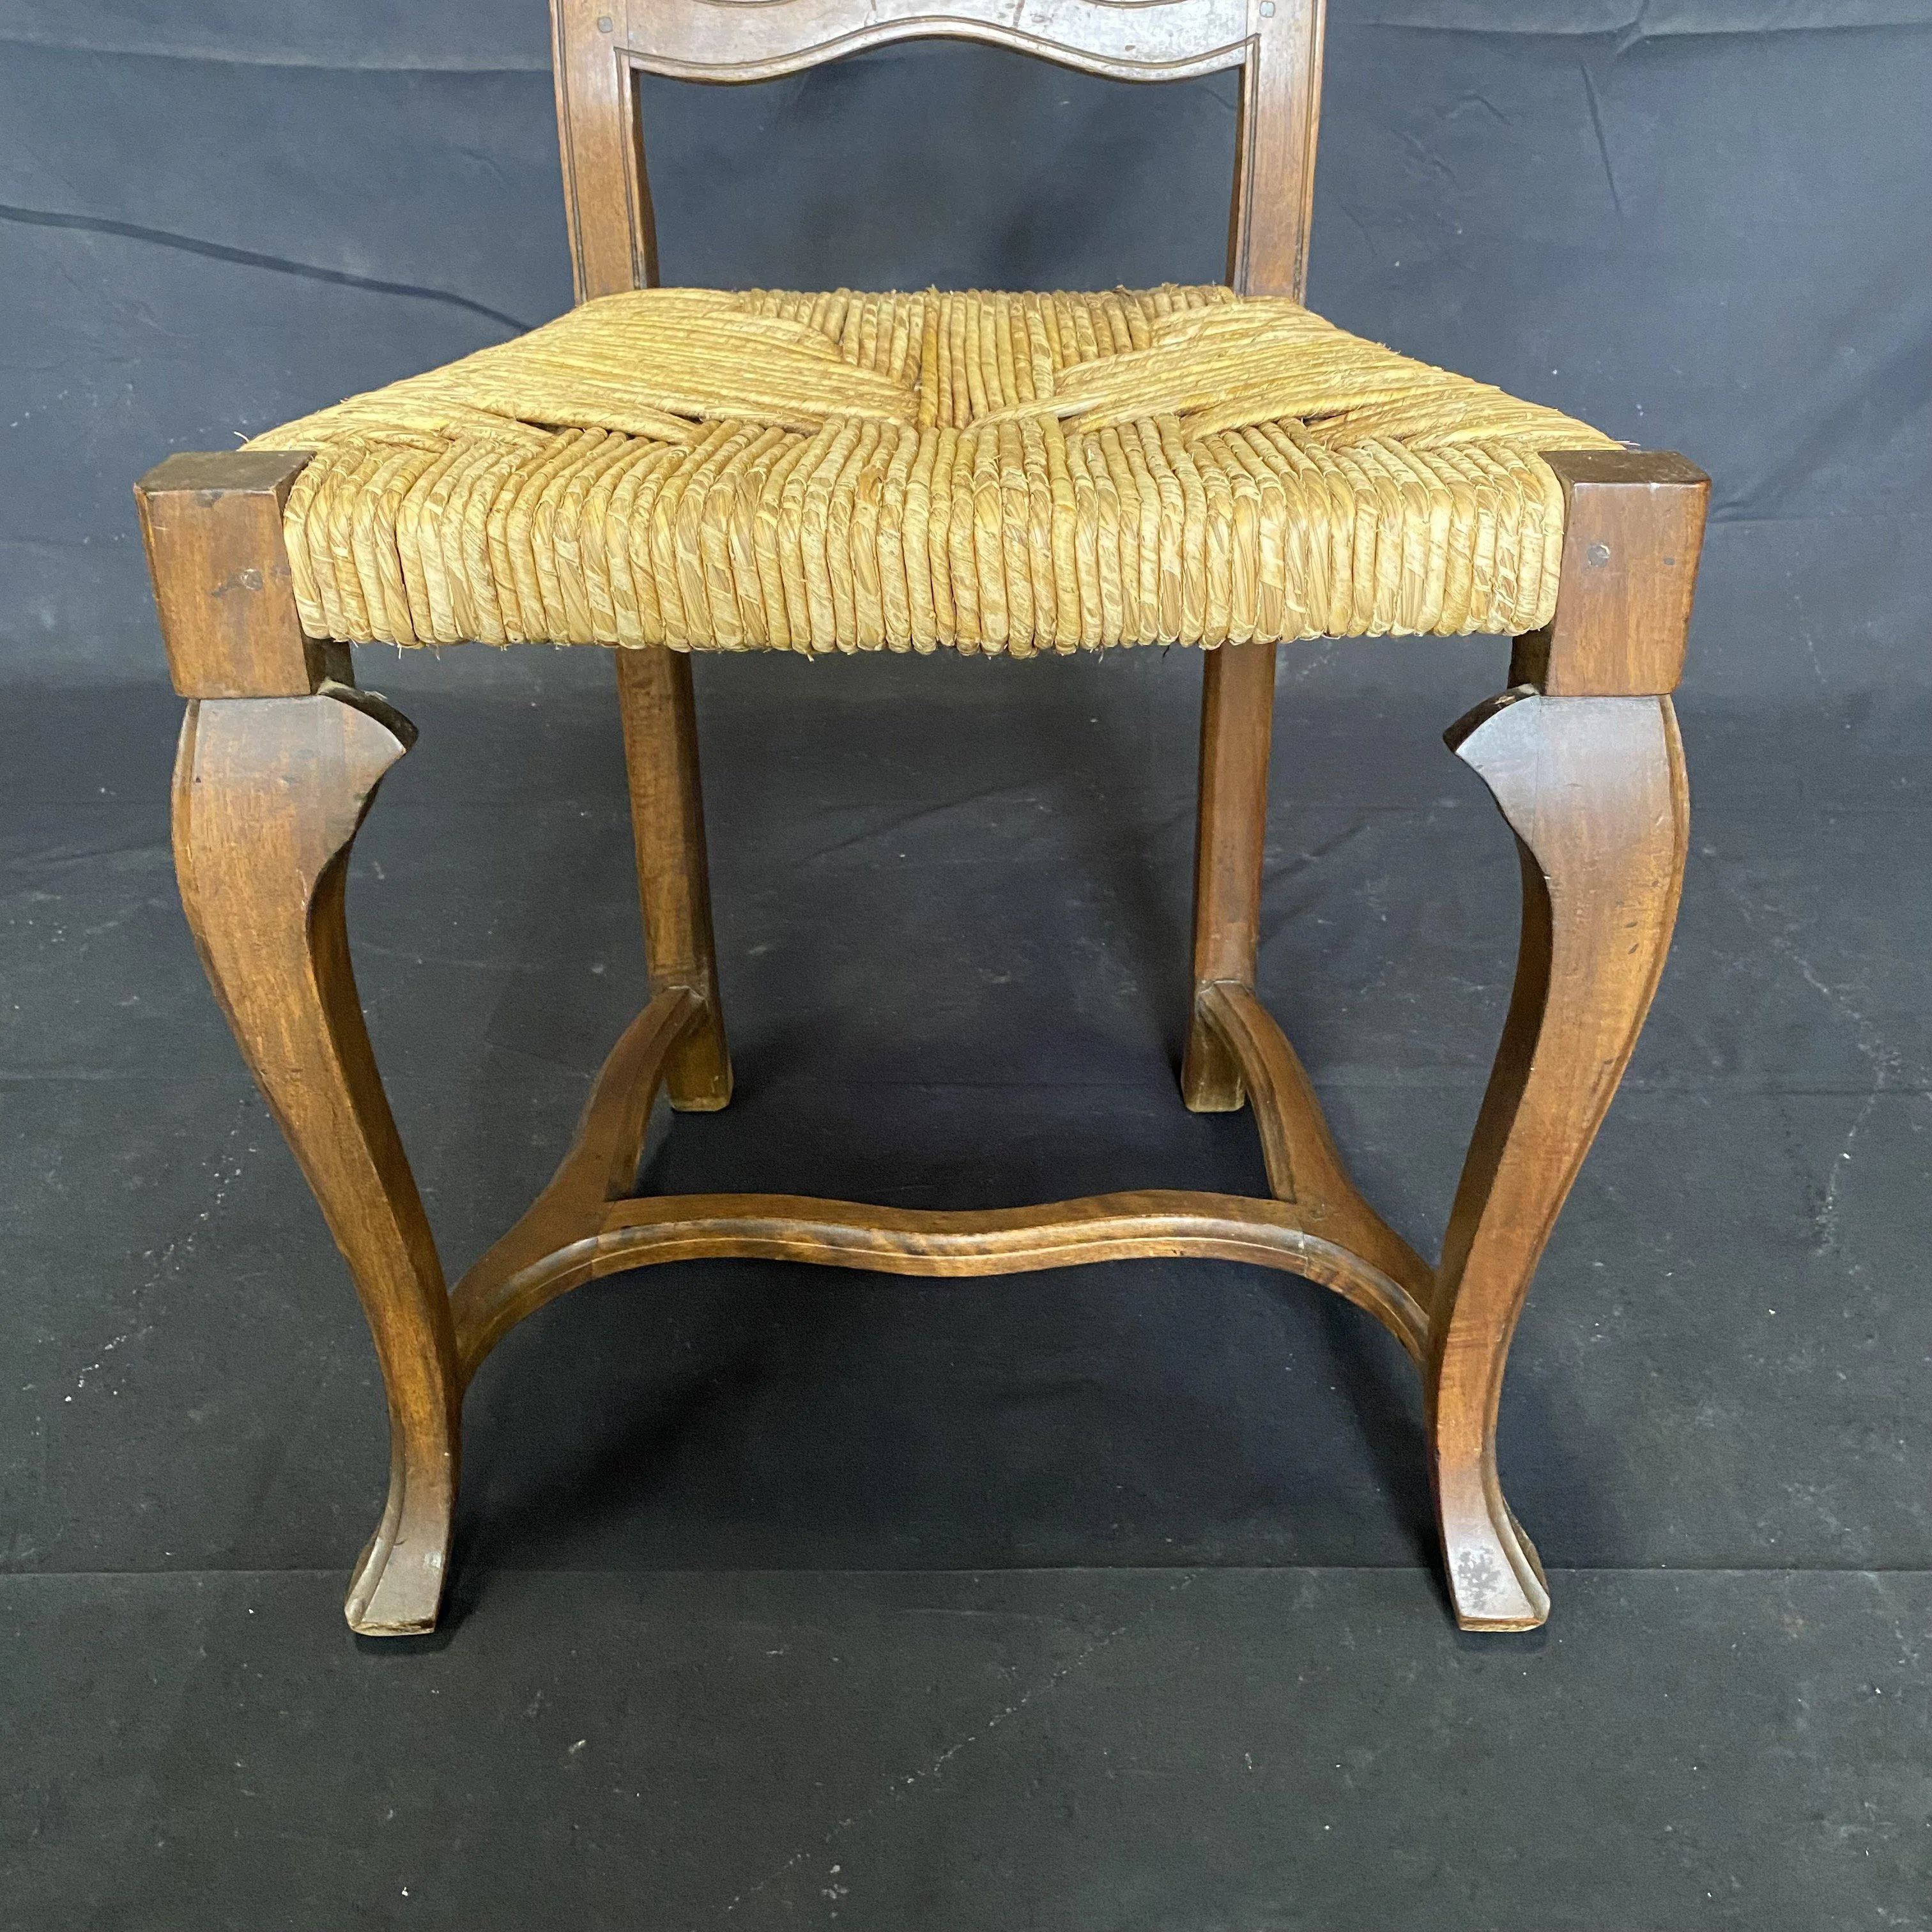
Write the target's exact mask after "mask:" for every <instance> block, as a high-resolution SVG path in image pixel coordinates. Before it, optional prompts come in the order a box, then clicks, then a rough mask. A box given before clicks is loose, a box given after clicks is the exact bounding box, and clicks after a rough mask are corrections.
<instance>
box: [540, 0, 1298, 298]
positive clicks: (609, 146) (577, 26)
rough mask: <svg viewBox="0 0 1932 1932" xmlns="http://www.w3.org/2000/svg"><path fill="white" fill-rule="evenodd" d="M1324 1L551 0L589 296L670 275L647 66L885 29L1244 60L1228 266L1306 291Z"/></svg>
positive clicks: (811, 60) (1152, 55)
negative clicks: (645, 84) (648, 153)
mask: <svg viewBox="0 0 1932 1932" xmlns="http://www.w3.org/2000/svg"><path fill="white" fill-rule="evenodd" d="M1324 5H1325V0H551V5H550V18H551V27H552V30H553V41H554V48H555V64H556V107H557V132H558V136H559V139H560V140H561V141H562V145H563V182H564V202H565V207H566V208H567V209H568V213H569V219H570V243H571V260H572V262H573V263H574V267H575V271H576V277H577V299H578V300H579V301H580V302H583V301H587V300H589V299H590V298H591V297H592V296H604V295H613V294H616V293H619V292H621V291H622V290H626V289H635V288H650V287H655V285H656V283H657V279H658V266H657V236H656V231H655V223H654V221H653V219H652V213H651V196H650V184H649V175H648V174H647V173H646V169H645V166H644V147H643V117H642V114H641V112H640V104H639V100H638V86H637V77H638V76H639V75H640V74H668V75H671V76H673V77H676V78H678V79H679V80H704V81H746V80H769V79H770V78H771V77H773V76H774V75H777V74H790V73H793V72H795V71H797V70H798V69H799V68H808V67H812V66H814V65H817V63H818V62H821V61H826V60H834V59H836V58H838V57H839V56H840V55H844V54H849V53H856V52H859V50H860V49H862V48H865V47H876V46H883V45H884V44H885V43H886V42H888V41H891V40H915V39H923V38H939V37H950V38H953V39H959V40H986V41H990V42H992V43H994V44H995V45H996V46H1006V47H1014V48H1017V49H1020V50H1021V51H1022V52H1026V53H1031V54H1037V55H1041V56H1043V58H1046V59H1048V60H1052V61H1057V62H1060V63H1061V65H1064V66H1067V67H1075V68H1085V70H1086V71H1088V72H1089V73H1091V74H1106V75H1108V76H1109V77H1112V78H1113V79H1115V80H1150V81H1151V80H1182V79H1184V78H1186V77H1188V76H1190V75H1192V74H1212V73H1214V72H1216V71H1219V70H1220V69H1222V68H1240V69H1241V117H1240V122H1239V126H1238V130H1237V133H1236V139H1235V182H1234V207H1233V212H1232V217H1231V220H1230V221H1229V234H1228V279H1229V282H1230V283H1231V284H1232V285H1233V286H1234V287H1235V288H1236V289H1238V290H1240V291H1241V292H1242V293H1244V294H1253V295H1282V296H1295V297H1297V298H1299V297H1300V296H1301V292H1302V287H1303V284H1304V279H1305V277H1306V275H1307V258H1308V225H1309V214H1310V201H1311V199H1312V196H1313V192H1314V185H1315V133H1316V117H1317V115H1318V113H1319V107H1320V102H1321V95H1322V11H1323V7H1324Z"/></svg>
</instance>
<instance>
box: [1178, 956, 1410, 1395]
mask: <svg viewBox="0 0 1932 1932" xmlns="http://www.w3.org/2000/svg"><path fill="white" fill-rule="evenodd" d="M1201 1015H1202V1019H1204V1020H1205V1021H1206V1022H1207V1024H1208V1026H1209V1027H1210V1028H1211V1029H1212V1030H1213V1031H1214V1033H1215V1034H1217V1036H1218V1037H1220V1040H1221V1041H1222V1043H1223V1045H1224V1046H1226V1049H1227V1050H1228V1052H1229V1054H1230V1055H1232V1058H1233V1059H1234V1061H1235V1064H1236V1065H1237V1066H1238V1067H1239V1068H1240V1069H1241V1084H1242V1085H1243V1086H1244V1088H1246V1089H1247V1097H1248V1104H1249V1106H1250V1107H1251V1108H1252V1109H1253V1110H1254V1116H1255V1126H1256V1130H1257V1131H1258V1133H1259V1134H1260V1136H1261V1143H1262V1161H1263V1163H1264V1164H1265V1166H1266V1167H1267V1169H1268V1186H1269V1187H1270V1188H1271V1190H1273V1191H1274V1196H1275V1199H1277V1200H1278V1201H1286V1202H1291V1203H1292V1204H1293V1205H1294V1206H1295V1208H1297V1209H1298V1211H1299V1212H1300V1213H1301V1215H1302V1217H1303V1218H1304V1221H1305V1222H1306V1223H1307V1226H1308V1227H1309V1228H1310V1230H1311V1231H1312V1232H1315V1233H1316V1234H1319V1235H1322V1237H1323V1238H1324V1239H1325V1240H1328V1241H1333V1242H1334V1243H1335V1244H1336V1245H1337V1247H1341V1248H1344V1249H1346V1250H1348V1251H1349V1252H1350V1253H1352V1254H1355V1255H1358V1256H1360V1257H1361V1259H1363V1260H1364V1261H1366V1262H1367V1263H1368V1264H1369V1265H1370V1267H1371V1268H1373V1269H1374V1270H1375V1271H1376V1273H1377V1274H1379V1275H1382V1276H1384V1277H1386V1278H1387V1279H1388V1280H1391V1281H1394V1282H1397V1283H1400V1285H1401V1286H1402V1288H1403V1290H1404V1292H1406V1295H1408V1297H1409V1306H1410V1307H1411V1308H1412V1310H1413V1311H1414V1314H1415V1321H1414V1322H1413V1323H1412V1325H1410V1326H1409V1327H1408V1328H1404V1329H1400V1330H1398V1331H1396V1340H1397V1341H1399V1342H1400V1343H1402V1345H1403V1347H1404V1348H1406V1349H1407V1350H1408V1351H1409V1354H1410V1355H1411V1356H1412V1358H1414V1359H1415V1361H1416V1362H1417V1363H1418V1364H1421V1361H1422V1360H1423V1358H1424V1354H1425V1353H1426V1352H1427V1348H1428V1345H1429V1330H1428V1321H1427V1311H1428V1309H1429V1306H1430V1302H1431V1301H1432V1300H1433V1298H1434V1295H1435V1292H1436V1271H1435V1270H1434V1269H1433V1268H1431V1267H1430V1265H1429V1264H1428V1263H1427V1262H1425V1261H1424V1259H1422V1257H1421V1256H1420V1255H1418V1253H1416V1252H1415V1250H1414V1249H1413V1248H1412V1247H1410V1246H1409V1244H1408V1243H1407V1242H1406V1241H1404V1240H1403V1238H1402V1237H1401V1236H1400V1235H1398V1234H1397V1232H1395V1230H1394V1229H1393V1228H1391V1226H1389V1225H1388V1223H1387V1222H1386V1221H1385V1220H1383V1219H1382V1217H1381V1216H1380V1215H1379V1214H1377V1213H1376V1211H1375V1210H1374V1209H1373V1208H1371V1207H1370V1205H1369V1204H1368V1202H1367V1201H1365V1200H1364V1199H1363V1198H1362V1196H1361V1193H1360V1192H1359V1190H1358V1189H1357V1187H1356V1186H1355V1182H1354V1181H1352V1179H1351V1178H1349V1171H1348V1169H1347V1168H1346V1166H1345V1165H1344V1164H1343V1160H1342V1155H1341V1151H1340V1149H1339V1148H1337V1146H1336V1145H1335V1138H1334V1135H1333V1134H1332V1133H1330V1131H1329V1129H1328V1120H1327V1118H1326V1117H1325V1115H1324V1114H1323V1113H1322V1103H1321V1102H1320V1101H1319V1100H1318V1099H1317V1098H1316V1093H1315V1088H1314V1087H1313V1084H1312V1083H1311V1082H1310V1080H1309V1078H1308V1074H1307V1070H1306V1069H1305V1068H1304V1067H1303V1066H1302V1064H1301V1058H1300V1056H1299V1055H1298V1054H1297V1053H1296V1052H1295V1049H1294V1048H1293V1047H1292V1046H1290V1045H1289V1040H1288V1037H1287V1035H1286V1034H1284V1033H1283V1031H1282V1030H1281V1028H1280V1027H1279V1026H1278V1025H1277V1024H1276V1022H1275V1019H1274V1016H1273V1015H1272V1014H1271V1013H1269V1011H1268V1009H1267V1008H1266V1007H1264V1006H1263V1005H1262V1003H1261V1001H1259V999H1257V998H1256V996H1255V995H1254V993H1253V991H1252V990H1251V989H1250V988H1248V987H1246V986H1235V985H1230V984H1228V983H1225V982H1223V983H1217V984H1216V985H1214V986H1210V987H1209V988H1208V989H1207V991H1206V992H1205V993H1203V994H1202V997H1201Z"/></svg>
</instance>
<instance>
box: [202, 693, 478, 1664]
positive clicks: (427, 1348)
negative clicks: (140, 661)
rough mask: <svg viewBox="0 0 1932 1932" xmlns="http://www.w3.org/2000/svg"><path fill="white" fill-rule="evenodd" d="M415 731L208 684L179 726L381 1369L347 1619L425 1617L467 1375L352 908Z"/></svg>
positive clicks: (235, 966) (303, 1151)
mask: <svg viewBox="0 0 1932 1932" xmlns="http://www.w3.org/2000/svg"><path fill="white" fill-rule="evenodd" d="M415 736H416V733H415V730H414V727H413V726H411V725H410V723H409V721H407V719H406V718H404V717H402V716H401V714H400V713H398V712H395V711H394V710H392V709H391V708H390V707H389V706H388V705H387V704H386V703H383V700H381V699H380V698H378V697H371V696H368V695H366V694H363V693H362V692H359V691H354V690H353V689H350V688H348V687H347V686H344V685H336V684H332V683H328V682H324V683H323V685H322V686H321V688H320V690H318V691H316V692H315V693H314V694H311V695H309V696H307V697H239V698H202V699H199V700H195V701H193V702H191V703H190V704H189V706H188V709H187V720H186V722H185V724H184V726H183V727H182V732H181V752H180V757H179V759H178V762H177V764H176V766H175V793H174V843H175V865H176V868H177V870H178V873H179V876H180V879H181V898H182V901H183V903H184V905H185V907H186V908H187V916H188V922H189V924H190V926H191V927H192V928H193V932H194V937H195V943H196V946H197V947H199V950H200V953H201V957H202V964H203V965H205V967H206V968H207V969H208V979H209V980H210V981H211V983H212V984H213V986H214V992H215V997H216V998H217V1000H218V1001H220V1004H221V1007H222V1010H223V1013H225V1014H226V1016H227V1019H228V1023H229V1026H230V1027H231V1028H233V1030H234V1034H235V1037H236V1041H237V1042H238V1043H239V1045H240V1046H241V1049H242V1057H243V1058H244V1059H245V1060H246V1061H248V1067H249V1069H250V1070H251V1072H252V1073H254V1076H255V1079H256V1081H257V1083H258V1084H259V1085H260V1088H261V1089H262V1091H263V1094H264V1095H265V1096H266V1097H267V1100H268V1102H269V1106H270V1107H271V1108H272V1109H273V1110H274V1112H275V1118H276V1120H277V1121H278V1123H279V1124H280V1125H281V1130H282V1132H283V1133H284V1135H285V1136H287V1139H288V1142H289V1145H290V1147H291V1148H293V1150H294V1151H295V1156H296V1160H298V1161H299V1162H300V1163H301V1165H302V1172H303V1173H304V1174H305V1175H306V1176H307V1177H308V1183H309V1185H310V1187H311V1188H313V1189H314V1192H315V1197H316V1199H317V1202H319V1203H320V1205H321V1208H322V1211H323V1215H324V1217H326V1220H327V1221H328V1223H329V1230H330V1232H331V1233H332V1234H333V1235H335V1240H336V1243H337V1245H338V1247H340V1248H341V1250H342V1253H343V1256H344V1259H345V1260H347V1262H348V1264H349V1269H350V1274H352V1275H353V1277H354V1279H355V1283H356V1292H357V1294H358V1295H359V1296H360V1297H361V1298H362V1308H363V1312H364V1313H365V1315H366V1316H368V1322H369V1328H370V1331H371V1334H373V1335H374V1338H375V1343H376V1352H377V1357H378V1358H379V1360H380V1362H381V1364H382V1369H383V1387H384V1388H385V1389H386V1391H387V1394H388V1397H389V1439H390V1474H389V1502H388V1505H387V1507H386V1508H385V1509H384V1511H383V1517H382V1521H381V1523H380V1525H379V1526H378V1527H377V1531H376V1534H375V1535H374V1538H372V1539H371V1541H370V1544H369V1545H368V1548H367V1549H366V1550H365V1551H364V1552H363V1553H362V1559H361V1560H360V1562H359V1563H358V1564H357V1565H356V1573H355V1575H354V1577H353V1580H351V1582H350V1587H349V1596H348V1601H347V1606H346V1609H347V1616H348V1619H349V1622H350V1625H351V1626H352V1627H353V1628H355V1629H356V1630H358V1631H362V1632H364V1633H365V1634H369V1635H372V1636H396V1635H401V1634H405V1633H407V1632H410V1631H426V1630H428V1629H430V1628H432V1627H433V1626H434V1624H435V1622H436V1618H437V1606H438V1604H439V1603H440V1601H441V1598H442V1595H443V1579H444V1577H445V1574H446V1571H447V1569H448V1567H449V1537H450V1517H451V1511H452V1505H453V1504H454V1502H455V1493H456V1480H457V1465H458V1442H459V1433H458V1425H459V1418H460V1406H461V1400H462V1396H461V1385H460V1381H459V1379H458V1373H457V1364H456V1352H455V1341H454V1336H453V1331H452V1323H451V1319H450V1309H449V1297H448V1295H446V1292H445V1291H444V1288H443V1271H442V1268H441V1267H440V1265H439V1263H438V1262H437V1253H436V1244H435V1242H434V1241H433V1240H432V1238H431V1235H430V1230H429V1224H428V1221H427V1220H426V1219H425V1216H424V1214H423V1208H422V1201H421V1199H419V1196H418V1195H417V1193H416V1182H415V1180H414V1178H413V1176H412V1175H411V1174H410V1166H409V1162H408V1160H407V1158H406V1157H405V1156H404V1152H403V1147H402V1142H401V1139H399V1138H398V1135H397V1133H396V1127H395V1121H394V1120H393V1118H392V1117H391V1115H390V1112H389V1102H388V1100H387V1099H386V1097H385V1095H384V1094H383V1084H382V1080H381V1078H380V1075H379V1074H378V1073H377V1069H376V1061H375V1057H374V1054H373V1052H371V1048H370V1045H369V1036H368V1032H367V1031H366V1030H365V1028H364V1025H363V1023H362V1007H361V1004H360V1003H359V1001H358V999H357V997H356V980H355V975H354V973H353V971H352V970H351V968H350V959H349V943H348V936H347V931H346V929H345V926H344V917H343V888H344V880H345V878H346V876H347V869H348V857H349V848H350V844H351V843H352V841H353V839H354V838H355V836H356V828H357V827H358V826H359V825H360V824H361V823H362V816H363V814H364V813H365V811H367V809H368V805H369V801H370V799H371V797H372V796H373V795H374V792H375V789H376V786H377V782H378V781H380V778H382V776H383V773H384V772H386V771H387V770H388V769H389V767H390V766H391V765H392V764H393V763H395V761H396V760H397V759H398V758H399V757H401V756H402V754H403V753H404V751H407V749H408V748H409V747H410V744H411V742H413V739H414V738H415Z"/></svg>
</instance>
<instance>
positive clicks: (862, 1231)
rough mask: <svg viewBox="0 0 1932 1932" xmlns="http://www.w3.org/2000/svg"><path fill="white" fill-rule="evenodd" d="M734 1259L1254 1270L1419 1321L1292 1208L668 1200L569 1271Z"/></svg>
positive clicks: (1401, 1294)
mask: <svg viewBox="0 0 1932 1932" xmlns="http://www.w3.org/2000/svg"><path fill="white" fill-rule="evenodd" d="M713 1256H739V1257H741V1258H746V1259H757V1260H763V1261H790V1262H815V1263H817V1264H819V1265H822V1266H827V1267H834V1268H855V1269H858V1270H860V1271H865V1272H868V1273H873V1274H901V1275H924V1276H932V1275H943V1276H950V1277H966V1276H974V1275H995V1274H1025V1273H1030V1272H1031V1271H1035V1270H1037V1269H1042V1268H1079V1267H1083V1266H1085V1265H1088V1263H1090V1262H1109V1261H1129V1260H1133V1259H1136V1258H1147V1257H1151V1256H1163V1257H1166V1258H1168V1259H1179V1258H1185V1257H1197V1258H1202V1259H1218V1260H1221V1261H1235V1262H1252V1263H1253V1264H1255V1265H1258V1266H1259V1267H1262V1268H1279V1269H1283V1270H1285V1271H1287V1272H1288V1273H1289V1274H1298V1275H1301V1276H1302V1277H1304V1279H1306V1280H1310V1281H1313V1282H1316V1283H1319V1285H1321V1286H1323V1287H1325V1288H1330V1289H1334V1291H1335V1292H1337V1294H1339V1295H1343V1296H1345V1297H1346V1298H1347V1299H1348V1300H1349V1301H1352V1302H1354V1303H1355V1304H1356V1305H1357V1306H1358V1307H1361V1308H1364V1309H1366V1310H1367V1311H1368V1312H1369V1313H1370V1314H1372V1315H1373V1316H1375V1317H1376V1319H1377V1320H1378V1321H1379V1322H1382V1324H1383V1325H1384V1326H1385V1327H1386V1328H1388V1329H1389V1330H1390V1331H1391V1332H1392V1333H1394V1334H1397V1336H1398V1337H1400V1336H1402V1335H1403V1334H1407V1333H1412V1332H1413V1331H1414V1330H1415V1325H1416V1324H1417V1323H1418V1321H1419V1320H1420V1319H1421V1313H1420V1311H1419V1310H1418V1309H1417V1308H1416V1307H1415V1304H1414V1303H1413V1301H1412V1299H1411V1298H1410V1297H1409V1293H1408V1291H1407V1290H1406V1289H1404V1288H1403V1287H1402V1286H1401V1285H1400V1283H1397V1282H1394V1281H1391V1280H1388V1278H1387V1277H1385V1276H1383V1275H1382V1274H1379V1272H1378V1271H1376V1269H1374V1268H1372V1267H1371V1266H1370V1265H1369V1264H1368V1263H1367V1262H1364V1260H1363V1259H1361V1256H1358V1255H1352V1254H1350V1253H1347V1252H1346V1250H1343V1249H1342V1248H1340V1247H1337V1246H1336V1244H1334V1242H1332V1241H1329V1240H1328V1239H1327V1238H1325V1237H1324V1236H1322V1235H1317V1234H1314V1233H1312V1232H1310V1231H1309V1229H1307V1228H1306V1227H1304V1226H1303V1225H1302V1222H1301V1217H1300V1216H1299V1215H1298V1212H1297V1211H1296V1210H1295V1208H1294V1206H1293V1205H1291V1204H1290V1203H1288V1202H1279V1201H1259V1200H1253V1199H1249V1198H1247V1196H1241V1195H1236V1194H1204V1193H1187V1192H1184V1191H1180V1190H1154V1189H1150V1190H1145V1191H1143V1192H1139V1193H1124V1194H1101V1195H1094V1196H1089V1197H1088V1198H1087V1199H1082V1200H1078V1201H1061V1202H1053V1203H1051V1204H1050V1205H1046V1206H1042V1207H1034V1208H1003V1209H998V1210H989V1211H966V1212H956V1211H937V1210H935V1211H930V1212H922V1211H915V1210H913V1209H910V1208H876V1207H870V1206H866V1205H862V1204H860V1203H859V1202H845V1201H819V1200H814V1199H808V1198H806V1197H805V1196H799V1195H790V1194H712V1195H703V1194H688V1195H682V1196H664V1197H663V1198H662V1199H655V1200H649V1199H647V1200H641V1201H627V1202H619V1203H617V1204H616V1205H613V1206H612V1207H611V1208H609V1209H608V1210H607V1211H606V1213H605V1216H604V1226H603V1228H602V1230H601V1232H599V1233H598V1234H597V1235H594V1236H592V1237H590V1238H588V1239H587V1240H586V1241H584V1242H583V1243H582V1244H580V1247H578V1249H577V1250H576V1251H574V1253H572V1254H571V1255H570V1256H568V1258H567V1265H568V1267H569V1268H571V1270H572V1271H575V1270H577V1269H579V1268H580V1269H582V1270H583V1274H581V1275H580V1276H579V1277H577V1278H578V1279H589V1277H593V1276H598V1275H607V1274H616V1273H619V1271H622V1270H624V1269H626V1268H641V1267H644V1266H646V1265H652V1264H655V1263H658V1262H673V1261H694V1260H699V1259H705V1258H707V1257H713ZM559 1259H565V1258H562V1257H560V1258H559Z"/></svg>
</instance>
